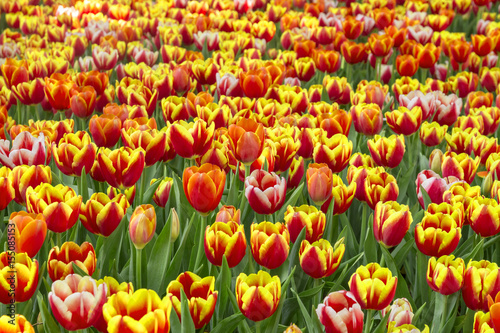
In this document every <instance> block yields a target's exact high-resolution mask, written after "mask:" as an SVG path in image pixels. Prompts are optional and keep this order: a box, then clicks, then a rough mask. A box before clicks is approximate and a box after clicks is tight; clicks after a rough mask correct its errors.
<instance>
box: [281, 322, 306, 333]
mask: <svg viewBox="0 0 500 333" xmlns="http://www.w3.org/2000/svg"><path fill="white" fill-rule="evenodd" d="M283 333H302V331H301V330H300V328H298V327H297V325H295V324H291V325H290V326H288V327H287V329H286V330H285V331H284V332H283Z"/></svg>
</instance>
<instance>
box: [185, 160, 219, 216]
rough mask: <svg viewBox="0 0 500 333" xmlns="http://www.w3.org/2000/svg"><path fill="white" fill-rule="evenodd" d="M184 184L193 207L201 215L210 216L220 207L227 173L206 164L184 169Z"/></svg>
mask: <svg viewBox="0 0 500 333" xmlns="http://www.w3.org/2000/svg"><path fill="white" fill-rule="evenodd" d="M182 183H183V187H184V193H185V194H186V197H187V199H188V201H189V203H190V204H191V206H193V208H194V209H195V210H197V211H198V212H199V213H200V214H202V215H208V214H209V213H210V212H211V211H212V210H214V209H215V208H217V206H218V205H219V202H220V200H221V198H222V193H223V191H224V186H225V183H226V173H225V172H224V171H223V170H221V169H220V168H219V167H218V166H216V165H213V164H210V163H205V164H203V165H201V166H200V167H197V166H192V167H189V168H186V169H184V172H183V174H182Z"/></svg>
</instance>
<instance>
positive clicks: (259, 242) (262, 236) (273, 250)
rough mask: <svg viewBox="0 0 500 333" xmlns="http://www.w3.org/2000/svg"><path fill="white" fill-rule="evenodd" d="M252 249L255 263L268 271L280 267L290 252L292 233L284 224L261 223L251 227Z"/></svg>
mask: <svg viewBox="0 0 500 333" xmlns="http://www.w3.org/2000/svg"><path fill="white" fill-rule="evenodd" d="M250 232H251V236H250V247H251V249H252V256H253V258H254V259H255V261H256V262H257V263H258V264H259V265H261V266H264V267H266V268H268V269H275V268H278V267H280V266H281V265H282V264H283V263H284V262H285V260H286V258H288V253H289V252H290V233H289V232H288V229H287V227H286V225H285V224H284V223H280V222H278V223H275V224H273V223H271V222H266V221H264V222H261V223H259V224H257V223H253V224H252V225H251V227H250Z"/></svg>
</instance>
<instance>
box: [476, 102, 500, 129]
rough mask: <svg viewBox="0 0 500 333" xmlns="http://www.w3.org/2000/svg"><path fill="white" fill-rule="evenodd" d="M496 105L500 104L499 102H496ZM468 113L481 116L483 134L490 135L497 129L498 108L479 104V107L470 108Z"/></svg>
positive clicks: (499, 118) (499, 110)
mask: <svg viewBox="0 0 500 333" xmlns="http://www.w3.org/2000/svg"><path fill="white" fill-rule="evenodd" d="M497 105H500V103H497ZM469 114H470V115H472V116H481V117H482V118H483V124H484V130H483V134H484V135H491V134H493V133H495V132H496V131H497V129H498V125H499V124H500V108H498V107H486V106H481V107H479V108H474V109H470V110H469Z"/></svg>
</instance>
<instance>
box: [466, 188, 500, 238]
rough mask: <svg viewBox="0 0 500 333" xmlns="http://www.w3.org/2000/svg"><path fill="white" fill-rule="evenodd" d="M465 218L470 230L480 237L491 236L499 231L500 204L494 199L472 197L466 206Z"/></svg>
mask: <svg viewBox="0 0 500 333" xmlns="http://www.w3.org/2000/svg"><path fill="white" fill-rule="evenodd" d="M467 218H468V220H469V223H470V226H471V228H472V230H474V232H475V233H476V234H478V235H480V236H481V237H491V236H494V235H496V234H498V233H499V232H500V205H499V204H498V203H497V201H496V200H495V199H490V198H485V197H476V198H474V199H472V201H471V202H470V204H469V207H468V208H467Z"/></svg>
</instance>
